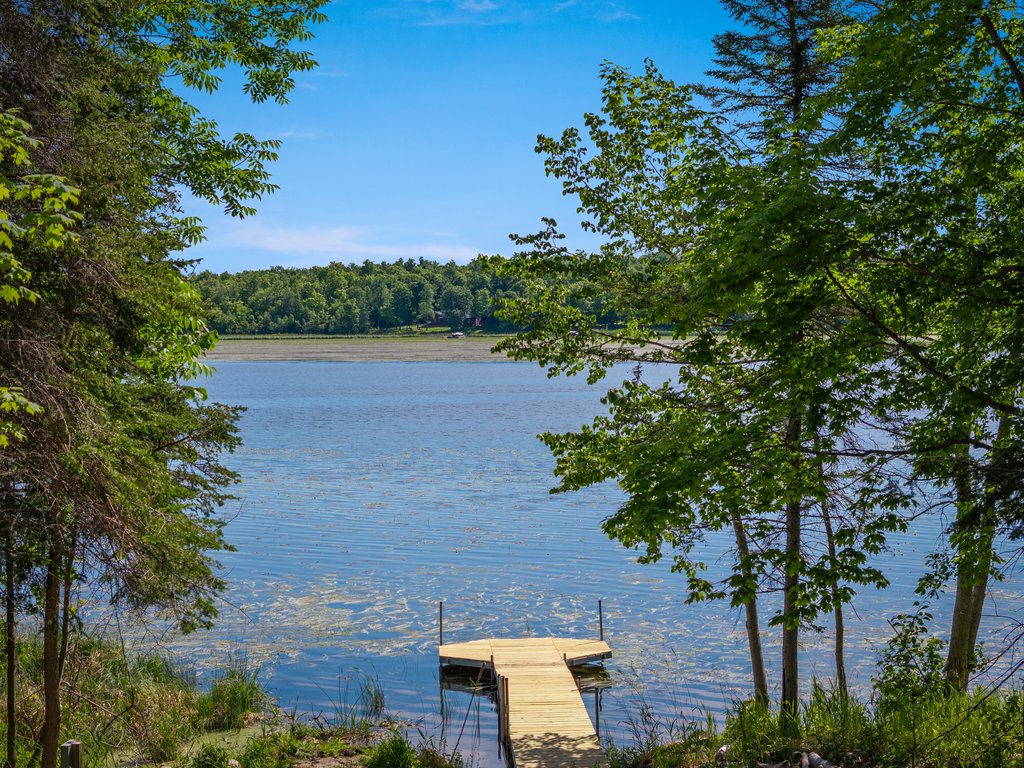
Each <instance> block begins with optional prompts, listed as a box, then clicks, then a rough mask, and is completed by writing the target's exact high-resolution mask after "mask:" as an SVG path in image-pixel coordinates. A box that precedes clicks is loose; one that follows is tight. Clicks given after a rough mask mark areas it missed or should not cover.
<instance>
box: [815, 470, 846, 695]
mask: <svg viewBox="0 0 1024 768" xmlns="http://www.w3.org/2000/svg"><path fill="white" fill-rule="evenodd" d="M819 466H820V468H821V477H822V482H824V479H825V467H824V466H823V465H819ZM821 519H822V521H823V522H824V524H825V539H826V541H827V542H828V556H829V558H830V559H831V560H832V561H833V562H835V559H836V540H835V536H834V534H833V531H832V516H831V513H830V511H829V501H828V492H827V491H826V493H825V496H824V497H823V498H822V500H821ZM831 590H832V600H833V602H834V603H835V609H834V611H835V625H836V647H835V657H836V687H837V688H838V689H839V691H840V692H841V693H842V695H843V696H844V697H845V696H846V695H847V685H846V661H845V659H844V657H843V651H844V647H843V643H844V642H845V633H846V630H845V624H844V623H843V605H842V603H841V602H840V601H839V599H838V598H837V594H838V593H839V585H838V584H832V586H831Z"/></svg>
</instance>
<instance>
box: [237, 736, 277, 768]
mask: <svg viewBox="0 0 1024 768" xmlns="http://www.w3.org/2000/svg"><path fill="white" fill-rule="evenodd" d="M281 763H282V761H281V759H280V758H279V757H277V756H276V755H275V754H274V749H273V748H272V744H271V741H270V740H269V739H267V738H266V737H259V738H255V739H252V740H251V741H249V743H248V744H246V745H245V749H244V750H243V751H242V754H241V755H239V756H238V764H239V765H240V766H241V768H278V766H279V765H281Z"/></svg>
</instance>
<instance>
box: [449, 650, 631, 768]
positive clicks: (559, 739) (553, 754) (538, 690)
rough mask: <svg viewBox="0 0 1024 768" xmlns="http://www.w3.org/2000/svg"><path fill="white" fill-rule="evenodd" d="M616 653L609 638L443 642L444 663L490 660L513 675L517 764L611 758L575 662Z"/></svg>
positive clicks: (588, 763) (512, 742)
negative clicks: (574, 668)
mask: <svg viewBox="0 0 1024 768" xmlns="http://www.w3.org/2000/svg"><path fill="white" fill-rule="evenodd" d="M611 655H612V651H611V648H610V647H609V645H608V643H606V642H604V641H603V640H573V639H567V638H552V637H533V638H519V639H493V640H473V641H471V642H468V643H447V644H445V645H440V646H438V656H439V657H440V659H441V662H442V663H450V664H471V665H479V666H490V667H492V668H493V670H494V672H495V674H497V675H500V676H501V677H502V678H505V679H507V681H508V701H507V702H506V706H507V707H508V713H507V723H508V734H507V736H508V741H509V748H510V752H511V754H512V759H513V762H514V764H515V766H516V768H563V766H576V768H595V767H596V766H603V765H605V763H606V760H605V754H604V750H603V749H602V748H601V744H600V742H599V741H598V738H597V734H596V732H595V731H594V725H593V723H592V722H591V720H590V714H589V713H588V712H587V708H586V706H585V705H584V704H583V699H582V697H581V696H580V693H579V689H578V688H577V687H576V681H575V679H574V678H573V676H572V672H571V671H570V669H569V666H571V665H574V664H582V663H585V662H592V661H602V660H604V659H607V658H610V657H611Z"/></svg>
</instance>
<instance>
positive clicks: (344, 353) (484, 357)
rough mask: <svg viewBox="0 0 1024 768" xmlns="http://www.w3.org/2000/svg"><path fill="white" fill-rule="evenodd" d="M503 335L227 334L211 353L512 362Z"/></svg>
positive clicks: (213, 357)
mask: <svg viewBox="0 0 1024 768" xmlns="http://www.w3.org/2000/svg"><path fill="white" fill-rule="evenodd" d="M501 338H502V337H500V336H467V337H466V338H464V339H449V338H447V337H446V336H440V335H439V334H433V335H431V336H410V337H405V336H392V337H378V338H373V337H348V338H340V337H339V338H302V337H297V338H296V337H292V338H287V337H274V336H271V337H266V338H224V339H221V340H220V341H219V342H217V346H216V347H214V348H213V349H212V350H211V351H210V352H209V353H208V354H207V355H206V359H207V360H208V361H209V362H211V363H217V362H218V361H233V360H263V361H288V360H310V361H329V362H487V363H501V362H509V359H508V358H507V357H505V355H504V354H498V355H495V354H492V353H491V347H493V346H494V345H495V344H497V343H498V342H499V341H500V340H501Z"/></svg>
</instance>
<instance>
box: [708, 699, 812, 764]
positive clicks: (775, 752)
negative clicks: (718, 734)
mask: <svg viewBox="0 0 1024 768" xmlns="http://www.w3.org/2000/svg"><path fill="white" fill-rule="evenodd" d="M722 740H723V742H724V743H726V744H728V745H729V753H730V758H732V759H735V760H739V761H740V762H741V763H743V764H753V763H758V762H760V763H777V762H779V761H780V760H783V759H786V758H789V757H790V755H791V754H792V752H793V750H794V748H796V747H797V746H798V745H799V741H797V740H794V739H793V738H792V737H790V736H788V735H784V734H783V732H782V730H781V728H780V727H779V716H778V713H777V712H775V711H773V710H772V708H771V707H770V705H768V704H766V703H764V702H762V701H758V700H756V699H751V700H749V701H740V702H734V703H733V704H732V706H731V707H730V709H729V710H727V711H726V715H725V729H724V730H723V732H722Z"/></svg>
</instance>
